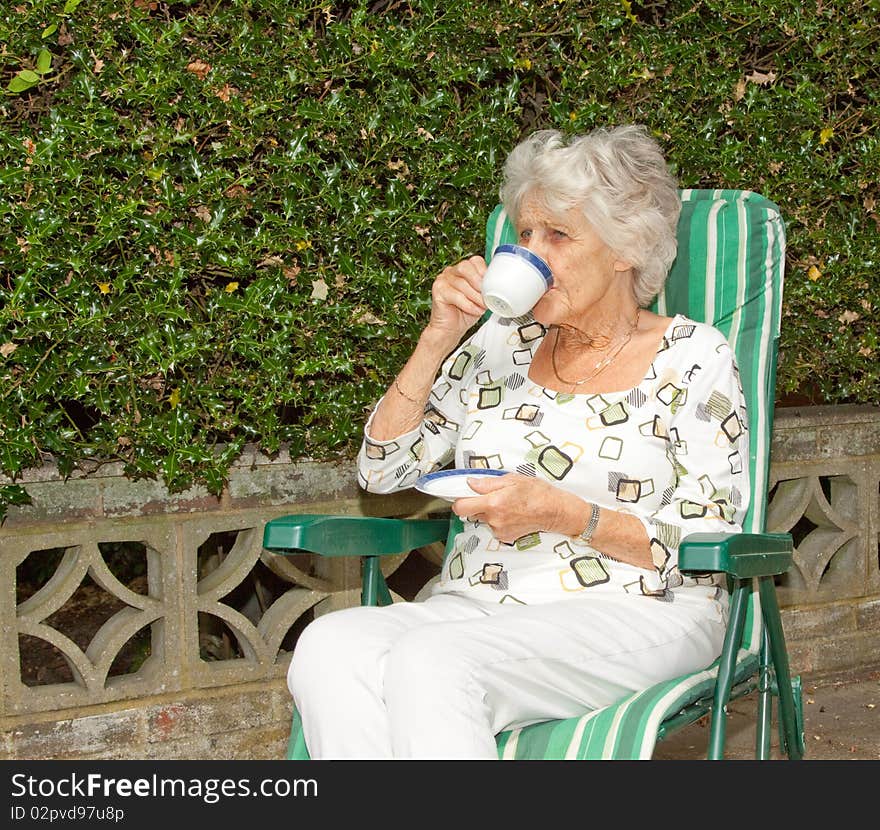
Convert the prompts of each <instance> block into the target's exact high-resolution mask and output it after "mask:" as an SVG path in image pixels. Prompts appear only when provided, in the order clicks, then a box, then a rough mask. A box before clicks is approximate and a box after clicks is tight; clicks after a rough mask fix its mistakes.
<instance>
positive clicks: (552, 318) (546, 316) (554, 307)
mask: <svg viewBox="0 0 880 830" xmlns="http://www.w3.org/2000/svg"><path fill="white" fill-rule="evenodd" d="M551 292H552V289H551ZM561 311H562V309H560V307H559V304H558V303H556V302H555V298H554V297H553V296H552V294H551V293H550V292H548V293H547V294H545V295H544V296H543V297H541V299H540V300H538V302H537V303H536V304H535V307H534V308H533V309H532V317H534V318H535V320H536V321H537V322H539V323H540V324H541V325H542V326H544V327H547V326H554V325H558V324H559V323H561V322H562V321H563V318H564V315H563V314H562V313H561Z"/></svg>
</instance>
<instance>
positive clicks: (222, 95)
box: [214, 84, 238, 102]
mask: <svg viewBox="0 0 880 830" xmlns="http://www.w3.org/2000/svg"><path fill="white" fill-rule="evenodd" d="M237 92H238V90H237V89H236V88H235V87H234V86H229V84H223V86H221V87H220V89H215V90H214V95H216V96H217V97H218V98H219V99H220V100H221V101H224V102H225V101H228V100H229V99H230V98H231V97H232V96H233V95H235V94H236V93H237Z"/></svg>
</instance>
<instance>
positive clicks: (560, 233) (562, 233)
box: [553, 228, 568, 239]
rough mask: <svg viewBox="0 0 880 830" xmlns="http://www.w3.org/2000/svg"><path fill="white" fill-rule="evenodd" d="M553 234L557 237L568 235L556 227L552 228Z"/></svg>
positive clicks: (561, 237) (562, 237)
mask: <svg viewBox="0 0 880 830" xmlns="http://www.w3.org/2000/svg"><path fill="white" fill-rule="evenodd" d="M553 236H555V237H556V238H557V239H564V238H565V237H566V236H568V234H567V233H566V232H565V231H561V230H559V229H558V228H554V229H553Z"/></svg>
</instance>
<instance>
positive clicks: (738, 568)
mask: <svg viewBox="0 0 880 830" xmlns="http://www.w3.org/2000/svg"><path fill="white" fill-rule="evenodd" d="M793 548H794V545H793V542H792V538H791V534H790V533H691V534H690V535H689V536H686V537H685V538H684V539H683V540H682V542H681V545H680V546H679V549H678V567H679V570H680V571H681V572H682V573H688V572H696V573H705V572H707V571H722V572H724V573H727V574H730V575H731V576H735V577H737V578H739V579H747V578H749V577H753V576H772V575H773V574H781V573H785V572H786V571H787V570H788V569H789V567H790V566H791V562H792V550H793Z"/></svg>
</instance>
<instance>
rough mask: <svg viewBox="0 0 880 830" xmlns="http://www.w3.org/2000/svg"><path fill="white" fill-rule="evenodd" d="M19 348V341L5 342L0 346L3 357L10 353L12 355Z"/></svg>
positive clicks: (0, 353)
mask: <svg viewBox="0 0 880 830" xmlns="http://www.w3.org/2000/svg"><path fill="white" fill-rule="evenodd" d="M17 348H18V344H17V343H4V344H3V345H2V346H0V355H2V356H3V357H9V355H11V354H12V353H13V352H14V351H15V350H16V349H17Z"/></svg>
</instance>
